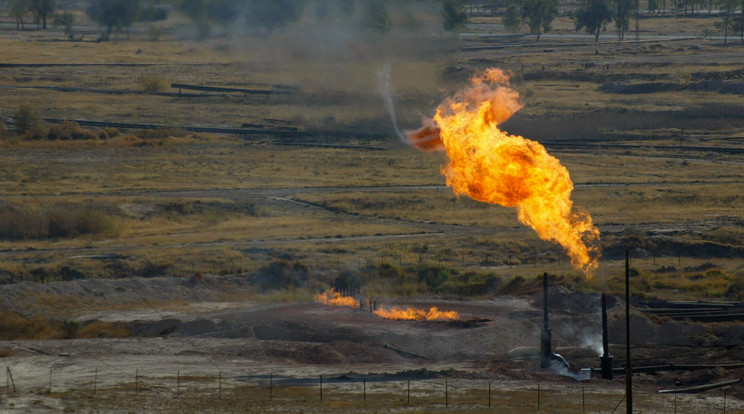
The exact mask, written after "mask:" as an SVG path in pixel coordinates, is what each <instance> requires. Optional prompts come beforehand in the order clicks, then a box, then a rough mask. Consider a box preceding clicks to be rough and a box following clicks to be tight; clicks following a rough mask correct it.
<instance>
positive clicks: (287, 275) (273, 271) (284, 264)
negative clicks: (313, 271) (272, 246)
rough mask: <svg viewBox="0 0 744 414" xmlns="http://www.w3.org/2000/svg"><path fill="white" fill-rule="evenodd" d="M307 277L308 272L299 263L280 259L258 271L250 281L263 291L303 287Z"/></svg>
mask: <svg viewBox="0 0 744 414" xmlns="http://www.w3.org/2000/svg"><path fill="white" fill-rule="evenodd" d="M308 276H309V271H308V269H307V267H306V266H305V265H304V264H302V263H301V262H289V261H287V260H281V259H280V260H274V261H273V262H271V263H269V264H268V265H265V266H262V267H261V268H260V269H258V272H256V274H255V275H253V276H252V278H251V281H252V282H253V283H255V284H257V285H258V286H259V287H261V288H262V289H264V290H267V289H287V288H295V287H301V286H304V285H305V284H306V283H307V280H308Z"/></svg>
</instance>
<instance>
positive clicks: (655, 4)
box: [648, 0, 659, 12]
mask: <svg viewBox="0 0 744 414" xmlns="http://www.w3.org/2000/svg"><path fill="white" fill-rule="evenodd" d="M658 8H659V0H648V11H650V12H655V11H656V10H657V9H658Z"/></svg>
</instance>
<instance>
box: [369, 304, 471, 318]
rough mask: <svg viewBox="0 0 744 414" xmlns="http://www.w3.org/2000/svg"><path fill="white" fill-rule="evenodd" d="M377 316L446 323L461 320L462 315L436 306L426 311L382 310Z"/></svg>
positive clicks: (410, 309) (377, 311) (413, 309)
mask: <svg viewBox="0 0 744 414" xmlns="http://www.w3.org/2000/svg"><path fill="white" fill-rule="evenodd" d="M375 315H377V316H380V317H383V318H385V319H395V320H399V321H402V320H406V321H444V320H460V314H458V313H457V311H440V310H439V308H437V307H436V306H434V307H431V308H429V310H428V311H427V310H425V309H416V308H405V309H403V308H390V309H385V308H380V309H377V310H376V311H375Z"/></svg>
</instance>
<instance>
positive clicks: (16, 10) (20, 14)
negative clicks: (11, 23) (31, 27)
mask: <svg viewBox="0 0 744 414" xmlns="http://www.w3.org/2000/svg"><path fill="white" fill-rule="evenodd" d="M27 14H28V0H10V17H12V18H14V19H15V21H16V27H17V28H18V27H19V28H21V29H25V27H24V25H23V18H24V17H26V15H27Z"/></svg>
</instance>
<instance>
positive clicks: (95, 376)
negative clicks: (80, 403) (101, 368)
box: [93, 367, 98, 395]
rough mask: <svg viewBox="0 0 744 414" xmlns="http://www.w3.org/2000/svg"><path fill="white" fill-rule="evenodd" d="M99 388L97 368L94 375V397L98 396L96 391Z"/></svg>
mask: <svg viewBox="0 0 744 414" xmlns="http://www.w3.org/2000/svg"><path fill="white" fill-rule="evenodd" d="M97 388H98V367H96V370H95V372H94V373H93V395H96V389H97Z"/></svg>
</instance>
